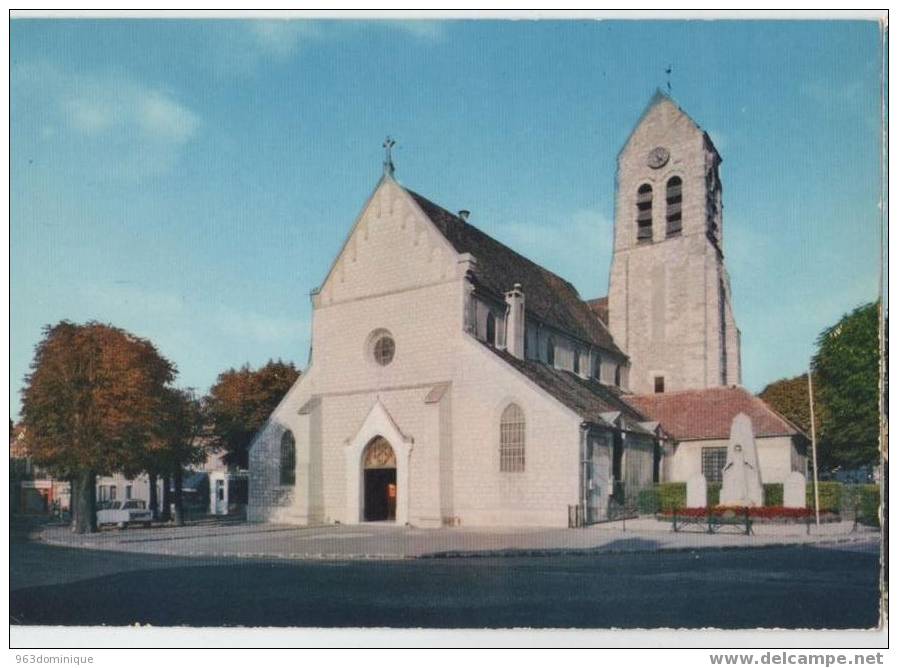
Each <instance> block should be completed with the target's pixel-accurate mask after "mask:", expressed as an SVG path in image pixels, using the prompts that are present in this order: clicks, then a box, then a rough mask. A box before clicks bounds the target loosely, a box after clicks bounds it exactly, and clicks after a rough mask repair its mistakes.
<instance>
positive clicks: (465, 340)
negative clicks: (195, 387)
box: [248, 95, 805, 527]
mask: <svg viewBox="0 0 898 668" xmlns="http://www.w3.org/2000/svg"><path fill="white" fill-rule="evenodd" d="M618 161H619V164H618V170H619V172H618V183H619V191H618V194H617V207H616V216H615V244H614V257H613V261H612V269H611V280H610V286H609V297H608V298H607V299H598V300H591V301H584V300H583V299H581V297H580V296H579V294H578V293H577V291H576V290H575V289H574V287H573V286H572V285H571V284H570V283H568V282H567V281H565V280H564V279H562V278H560V277H559V276H557V275H555V274H554V273H552V272H550V271H548V270H546V269H544V268H542V267H540V266H539V265H537V264H535V263H533V262H531V261H530V260H528V259H526V258H525V257H523V256H521V255H520V254H518V253H516V252H515V251H513V250H511V249H510V248H508V247H507V246H505V245H503V244H501V243H500V242H498V241H496V240H494V239H492V238H491V237H489V236H488V235H486V234H485V233H483V232H481V231H480V230H478V229H477V228H476V227H475V226H473V225H472V224H470V223H469V222H468V221H467V212H459V214H453V213H451V212H449V211H448V210H446V209H443V208H442V207H440V206H438V205H436V204H434V203H432V202H430V201H429V200H427V199H426V198H424V197H422V196H420V195H418V194H417V193H415V192H413V191H411V190H409V189H407V188H405V187H404V186H402V185H401V184H400V183H399V182H398V181H397V180H396V179H395V178H394V176H393V166H392V163H391V162H390V160H389V157H388V158H387V161H386V164H385V170H384V176H383V177H382V178H381V179H380V181H379V182H378V184H377V186H376V187H375V189H374V192H373V193H372V195H371V196H370V198H369V199H368V201H367V202H366V203H365V205H364V206H363V208H362V211H361V214H360V215H359V217H358V218H357V220H356V221H355V224H354V225H353V227H352V229H351V231H350V232H349V236H348V237H347V239H346V241H345V243H344V245H343V248H342V249H341V251H340V253H339V254H338V256H337V258H336V259H335V260H334V262H333V264H332V266H331V269H330V271H329V273H328V275H327V277H326V278H325V280H324V282H323V283H322V284H321V286H320V288H319V289H317V290H315V291H313V293H312V305H313V318H312V354H311V357H310V363H309V365H308V368H307V369H306V370H305V371H304V372H303V374H302V375H301V377H300V378H299V380H297V382H296V384H295V385H294V386H293V388H291V390H290V391H289V392H288V393H287V395H286V396H285V397H284V399H283V400H282V401H281V403H280V405H279V406H278V407H277V408H276V409H275V411H274V412H273V414H272V415H271V417H270V419H269V420H268V422H267V423H266V424H265V425H264V427H263V428H262V429H261V430H260V432H259V433H258V434H257V435H256V437H255V438H254V440H253V443H252V445H251V449H250V481H249V506H248V517H249V519H250V520H253V521H277V522H287V523H296V524H320V523H333V522H340V523H345V524H355V523H361V522H366V521H395V522H396V523H397V524H411V525H414V526H421V527H438V526H445V525H464V526H500V525H502V526H512V525H519V526H524V525H533V526H537V525H542V526H566V525H567V524H568V522H569V517H570V515H571V513H572V511H573V512H575V513H577V514H579V516H580V517H581V518H582V519H584V520H585V521H587V522H595V521H602V520H603V519H607V518H608V517H609V513H610V510H611V509H613V508H614V506H615V505H616V504H621V503H622V502H623V500H624V498H633V497H634V496H635V495H636V494H638V491H639V490H640V489H644V488H646V487H648V486H651V485H652V484H653V483H654V482H659V481H668V480H673V481H678V480H685V479H686V478H687V477H688V476H689V475H690V473H691V472H694V471H695V470H702V469H706V470H707V467H710V468H711V469H715V470H716V468H718V467H719V468H722V466H723V463H722V462H720V463H719V464H718V459H719V455H720V448H721V445H720V441H721V439H723V442H724V448H723V449H724V451H725V441H726V438H727V434H725V433H718V432H719V431H720V429H719V426H720V425H722V424H725V425H726V428H727V429H728V428H729V426H728V425H729V422H730V421H731V420H732V418H733V416H734V415H735V414H736V413H738V412H747V414H748V415H749V416H750V417H751V418H752V422H753V426H754V427H755V430H756V435H757V436H758V444H759V456H760V468H761V474H762V477H763V479H764V482H782V480H784V479H785V476H786V475H788V473H789V472H790V471H792V470H801V471H803V470H804V465H805V464H804V450H803V447H804V435H803V434H801V433H800V431H799V430H798V429H797V428H795V427H794V426H793V425H791V424H789V423H788V422H787V421H786V420H785V419H783V418H782V417H780V416H778V415H776V414H775V413H774V412H773V411H772V410H770V409H769V408H768V407H767V406H766V405H764V403H763V402H762V401H761V400H760V399H758V398H757V397H754V396H752V395H751V394H750V393H749V392H748V391H747V390H745V389H743V388H741V387H739V385H738V384H739V382H740V378H741V369H740V364H741V360H740V351H739V347H740V340H739V332H738V330H737V329H736V325H735V318H734V315H733V309H732V305H731V297H730V287H729V278H728V276H727V274H726V270H725V268H724V264H723V252H722V248H723V237H722V231H723V226H722V205H721V188H720V183H719V180H718V172H717V166H718V164H719V162H720V158H719V156H718V155H717V152H716V150H715V149H714V147H713V144H712V143H711V141H710V139H709V138H708V136H707V134H705V133H703V132H702V131H701V130H700V129H699V128H698V126H697V125H696V124H695V123H694V122H693V121H692V120H691V119H690V118H689V117H688V116H687V115H686V114H685V113H683V112H682V111H681V110H680V109H679V108H678V107H677V106H676V105H675V104H674V103H673V101H672V100H670V99H669V98H668V97H666V96H664V95H657V96H656V97H655V98H653V100H652V101H651V103H650V105H649V107H648V108H647V110H646V112H645V113H644V114H643V117H642V119H641V120H640V122H639V123H638V124H637V127H636V129H635V130H634V132H633V133H632V135H631V137H630V139H629V140H628V142H627V145H626V146H625V147H624V150H623V151H622V152H621V154H620V155H619V158H618ZM668 423H669V424H670V427H668ZM710 472H711V473H714V471H710ZM710 477H711V479H713V477H714V476H713V475H711V476H710Z"/></svg>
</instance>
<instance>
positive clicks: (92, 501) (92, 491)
mask: <svg viewBox="0 0 898 668" xmlns="http://www.w3.org/2000/svg"><path fill="white" fill-rule="evenodd" d="M71 504H72V531H74V532H75V533H94V532H96V530H97V475H96V473H94V472H93V471H84V472H82V473H81V474H80V475H78V476H77V477H76V478H74V479H73V480H72V500H71Z"/></svg>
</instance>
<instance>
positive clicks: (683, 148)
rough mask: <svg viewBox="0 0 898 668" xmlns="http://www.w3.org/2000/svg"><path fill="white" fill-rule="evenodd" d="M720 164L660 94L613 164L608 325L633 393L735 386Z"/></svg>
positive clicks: (736, 355)
mask: <svg viewBox="0 0 898 668" xmlns="http://www.w3.org/2000/svg"><path fill="white" fill-rule="evenodd" d="M720 162H721V159H720V155H719V154H718V153H717V149H715V148H714V144H713V143H712V142H711V138H710V137H709V136H708V135H707V133H705V132H703V131H702V129H701V128H699V126H698V125H697V124H696V123H695V121H693V120H692V119H691V118H690V117H689V116H688V115H686V113H684V112H683V111H682V110H681V109H680V108H679V107H678V106H677V105H676V103H675V102H674V101H673V100H672V99H671V98H670V97H668V96H667V95H665V94H664V93H662V92H661V91H658V92H656V93H655V95H654V97H653V98H652V99H651V101H650V102H649V105H648V107H647V108H646V110H645V112H643V114H642V117H641V118H640V120H639V122H638V124H637V125H636V128H635V129H634V130H633V132H632V134H631V135H630V138H629V139H628V140H627V143H626V144H625V145H624V147H623V149H622V150H621V152H620V154H619V155H618V161H617V193H616V201H615V220H614V254H613V258H612V261H611V277H610V281H609V296H608V307H609V325H610V329H611V333H612V335H613V336H614V340H615V342H616V343H617V345H619V346H620V347H621V348H623V349H624V351H626V353H627V354H628V355H629V356H630V363H631V367H630V389H631V390H632V391H633V392H635V393H651V392H670V391H674V390H684V389H702V388H707V387H715V386H719V385H738V384H740V383H741V352H740V336H739V330H738V329H737V328H736V321H735V318H734V316H733V307H732V304H731V299H730V294H731V293H730V279H729V276H728V275H727V271H726V268H725V267H724V262H723V205H722V193H723V189H722V186H721V183H720V178H719V171H718V170H719V165H720Z"/></svg>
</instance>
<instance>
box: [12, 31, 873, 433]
mask: <svg viewBox="0 0 898 668" xmlns="http://www.w3.org/2000/svg"><path fill="white" fill-rule="evenodd" d="M10 40H11V59H12V62H11V146H12V157H11V197H12V202H11V320H12V322H11V365H10V366H11V379H10V390H11V394H10V397H11V400H10V401H11V411H12V414H13V416H14V417H15V416H16V415H17V413H18V406H19V390H20V389H21V386H22V380H23V377H24V375H25V374H26V373H27V370H28V365H29V363H30V360H31V357H32V355H33V351H34V346H35V344H37V342H38V341H39V340H40V337H41V330H42V328H43V327H44V326H45V325H47V324H50V323H56V322H58V321H59V320H61V319H70V320H73V321H76V322H84V321H87V320H91V319H96V320H101V321H104V322H110V323H113V324H115V325H117V326H120V327H123V328H125V329H127V330H129V331H131V332H133V333H135V334H137V335H140V336H144V337H147V338H149V339H151V340H152V341H153V342H155V343H156V345H157V346H158V347H159V349H160V350H161V352H162V353H163V354H164V355H166V356H167V357H168V358H169V359H171V360H172V361H173V362H175V364H176V365H177V367H178V369H179V371H180V375H179V383H180V384H181V385H183V386H190V387H195V388H197V389H198V390H200V391H205V390H206V389H208V387H209V386H210V385H211V384H212V383H213V382H214V380H215V378H216V376H217V375H218V373H220V372H221V371H223V370H224V369H226V368H229V367H232V366H239V365H241V364H244V363H249V364H251V365H253V366H256V365H259V364H262V363H264V362H265V361H266V360H268V359H269V358H282V359H285V360H292V361H294V362H296V363H297V364H298V365H299V366H304V365H305V363H306V359H307V355H308V344H309V320H310V302H309V291H310V290H311V289H312V288H314V287H316V286H317V285H318V284H319V283H320V282H321V281H322V280H323V278H324V276H325V274H326V272H327V269H328V267H329V265H330V262H331V261H332V259H333V257H334V256H335V254H336V253H337V252H338V250H339V248H340V245H341V243H342V241H343V239H344V237H345V235H346V234H347V232H348V231H349V228H350V226H351V224H352V222H353V221H354V219H355V217H356V215H357V214H358V212H359V210H360V208H361V206H362V204H363V203H364V201H365V199H366V197H367V196H368V194H369V193H370V191H371V189H372V188H373V186H374V185H375V183H376V181H377V179H378V178H379V176H380V173H381V160H382V149H381V142H382V141H383V138H384V136H385V135H386V134H388V133H389V134H391V135H393V136H394V137H396V138H397V139H398V145H397V147H396V149H395V152H394V157H395V163H396V166H397V173H396V176H397V178H398V179H399V180H400V182H402V183H403V184H404V185H406V186H408V187H410V188H412V189H414V190H416V191H418V192H420V193H422V194H424V195H425V196H427V197H429V198H431V199H433V200H434V201H436V202H438V203H440V204H442V205H444V206H446V207H447V208H449V209H451V210H456V209H462V208H465V209H470V210H471V211H472V212H473V213H472V217H471V222H473V223H474V224H476V225H478V226H480V227H481V228H482V229H484V230H485V231H487V232H488V233H490V234H492V235H493V236H495V237H497V238H498V239H500V240H502V241H504V242H505V243H507V244H509V245H511V246H512V247H513V248H515V249H516V250H518V251H520V252H522V253H524V254H525V255H527V256H529V257H531V258H532V259H534V260H536V261H538V262H540V263H542V264H544V265H545V266H546V267H548V268H549V269H551V270H553V271H555V272H557V273H559V274H560V275H562V276H564V277H565V278H568V279H569V280H571V281H572V282H573V283H574V285H575V286H576V287H577V288H578V290H579V291H580V294H581V296H583V297H584V298H590V297H595V296H599V295H602V294H606V290H607V282H608V270H609V266H610V249H611V235H612V228H611V225H612V220H613V211H614V174H615V158H616V155H617V152H618V150H619V149H620V148H621V146H622V145H623V143H624V141H625V140H626V138H627V135H628V134H629V132H630V130H631V129H632V127H633V124H634V123H635V121H636V120H637V118H638V116H639V114H640V113H641V112H642V110H643V108H644V106H645V104H646V103H647V101H648V100H649V98H650V96H651V95H652V93H653V91H654V89H655V88H656V87H657V86H661V85H663V84H664V81H665V75H664V72H663V71H664V68H665V67H666V66H667V65H668V64H671V65H672V66H673V77H672V84H673V95H674V97H675V98H676V100H677V101H678V103H679V104H680V105H681V106H682V107H683V108H684V109H685V110H686V111H687V112H688V113H689V114H690V115H691V116H692V117H693V118H694V119H695V120H696V121H697V122H698V123H699V124H700V125H701V126H702V127H703V128H704V129H706V130H707V131H708V132H709V133H710V134H711V136H712V138H713V140H714V141H715V143H716V145H717V147H718V149H719V150H720V153H721V154H722V156H723V166H722V174H721V175H722V181H723V184H724V246H725V249H724V250H725V253H726V262H727V265H728V268H729V272H730V276H731V280H732V286H733V292H734V306H735V313H736V319H737V323H738V325H739V327H740V329H741V330H742V342H743V347H742V354H743V368H744V374H743V376H744V377H743V382H744V384H745V385H746V386H747V387H749V388H750V389H752V390H755V391H758V390H760V389H762V388H763V386H764V385H765V384H766V383H768V382H770V381H773V380H776V379H777V378H781V377H784V376H789V375H794V374H796V373H800V372H801V371H802V370H803V369H804V368H805V366H806V364H807V361H808V358H809V356H810V355H811V353H812V350H813V342H814V339H815V338H816V336H817V334H818V332H819V331H820V330H821V329H823V328H824V327H826V326H827V325H829V324H831V323H833V322H834V321H835V320H836V319H838V318H839V317H840V316H841V315H842V314H843V313H845V312H846V311H848V310H850V309H852V308H853V307H855V306H857V305H859V304H861V303H863V302H866V301H869V300H872V299H874V298H875V297H876V294H877V285H878V272H879V262H878V258H879V246H878V243H879V226H880V213H879V199H880V153H879V152H880V125H881V121H880V97H879V89H880V77H881V69H882V68H881V55H880V41H879V28H878V25H877V24H876V23H875V22H823V21H817V22H780V23H771V22H761V21H752V22H747V21H743V22H723V21H689V22H646V21H627V22H623V21H569V22H564V21H553V22H544V21H514V22H511V21H506V22H501V21H489V22H487V21H477V22H475V21H467V22H465V21H452V22H415V21H409V22H387V21H378V22H358V21H354V22H335V21H330V22H308V21H306V22H296V21H290V22H287V21H264V22H262V21H145V20H137V21H117V20H104V21H50V20H43V21H42V20H16V21H13V22H12V27H11V36H10Z"/></svg>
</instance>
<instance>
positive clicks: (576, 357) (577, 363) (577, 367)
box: [574, 348, 580, 373]
mask: <svg viewBox="0 0 898 668" xmlns="http://www.w3.org/2000/svg"><path fill="white" fill-rule="evenodd" d="M574 373H580V349H579V348H574Z"/></svg>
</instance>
